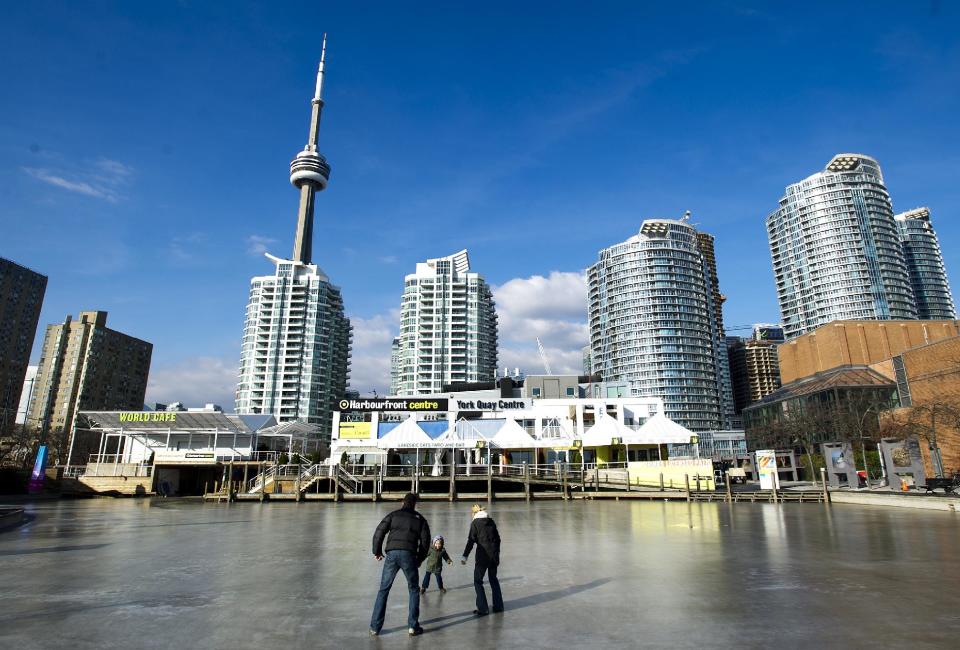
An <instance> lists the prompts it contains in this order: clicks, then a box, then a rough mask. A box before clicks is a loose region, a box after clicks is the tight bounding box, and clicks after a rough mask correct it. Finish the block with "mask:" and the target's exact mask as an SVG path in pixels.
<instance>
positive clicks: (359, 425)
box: [338, 422, 370, 440]
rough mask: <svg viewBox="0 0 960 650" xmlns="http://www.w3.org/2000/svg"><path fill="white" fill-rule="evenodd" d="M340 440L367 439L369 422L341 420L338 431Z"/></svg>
mask: <svg viewBox="0 0 960 650" xmlns="http://www.w3.org/2000/svg"><path fill="white" fill-rule="evenodd" d="M338 438H339V439H340V440H369V439H370V423H369V422H341V423H340V430H339V433H338Z"/></svg>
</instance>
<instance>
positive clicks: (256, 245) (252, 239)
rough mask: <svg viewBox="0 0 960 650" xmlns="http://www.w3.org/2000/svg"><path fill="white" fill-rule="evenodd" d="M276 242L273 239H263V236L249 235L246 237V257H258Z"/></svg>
mask: <svg viewBox="0 0 960 650" xmlns="http://www.w3.org/2000/svg"><path fill="white" fill-rule="evenodd" d="M276 242H277V240H276V239H274V238H273V237H264V236H263V235H250V236H249V237H247V255H253V256H255V257H259V256H261V255H263V254H264V253H266V252H267V250H268V247H269V246H270V244H275V243H276Z"/></svg>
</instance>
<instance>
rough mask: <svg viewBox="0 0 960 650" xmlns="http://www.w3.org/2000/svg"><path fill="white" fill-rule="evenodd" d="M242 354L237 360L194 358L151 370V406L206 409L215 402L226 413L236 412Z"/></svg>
mask: <svg viewBox="0 0 960 650" xmlns="http://www.w3.org/2000/svg"><path fill="white" fill-rule="evenodd" d="M239 354H240V353H239V350H238V351H237V358H236V359H232V358H230V359H224V358H218V357H192V358H189V359H184V360H182V361H179V362H177V363H173V364H167V365H161V366H158V367H155V368H151V370H150V379H149V381H148V382H147V403H148V404H152V403H154V402H161V403H163V404H169V403H170V402H183V403H184V404H186V405H187V406H203V405H204V404H207V403H208V402H212V403H214V404H219V405H220V406H222V407H223V409H224V410H225V411H228V412H229V411H233V405H234V397H235V391H236V389H237V368H238V364H239V359H240V356H239Z"/></svg>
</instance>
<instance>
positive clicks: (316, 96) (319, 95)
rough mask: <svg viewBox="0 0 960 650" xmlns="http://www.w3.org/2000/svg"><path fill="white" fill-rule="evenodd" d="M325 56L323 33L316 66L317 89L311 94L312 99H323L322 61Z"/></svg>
mask: <svg viewBox="0 0 960 650" xmlns="http://www.w3.org/2000/svg"><path fill="white" fill-rule="evenodd" d="M326 58H327V35H326V34H324V35H323V45H321V46H320V67H319V68H317V91H316V92H315V93H314V94H313V100H314V101H323V62H324V60H325V59H326Z"/></svg>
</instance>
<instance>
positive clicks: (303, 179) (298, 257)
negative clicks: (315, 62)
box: [290, 34, 330, 264]
mask: <svg viewBox="0 0 960 650" xmlns="http://www.w3.org/2000/svg"><path fill="white" fill-rule="evenodd" d="M326 58H327V35H326V34H324V35H323V45H322V46H321V47H320V65H319V67H318V68H317V87H316V90H315V91H314V94H313V100H312V101H311V102H310V134H309V135H308V136H307V146H305V147H304V148H303V151H301V152H300V153H298V154H297V157H296V158H294V159H293V161H292V162H291V163H290V182H291V183H292V184H293V186H294V187H296V188H297V189H298V190H300V209H299V211H298V213H297V236H296V239H295V240H294V243H293V261H295V262H301V263H303V264H310V263H312V261H313V259H312V258H313V204H314V198H315V196H316V193H317V192H322V191H323V190H325V189H326V188H327V181H328V180H329V179H330V165H329V164H328V163H327V159H326V158H324V157H323V155H322V154H320V152H319V151H318V149H317V142H318V140H319V138H320V114H321V113H322V112H323V67H324V63H325V61H326Z"/></svg>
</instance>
